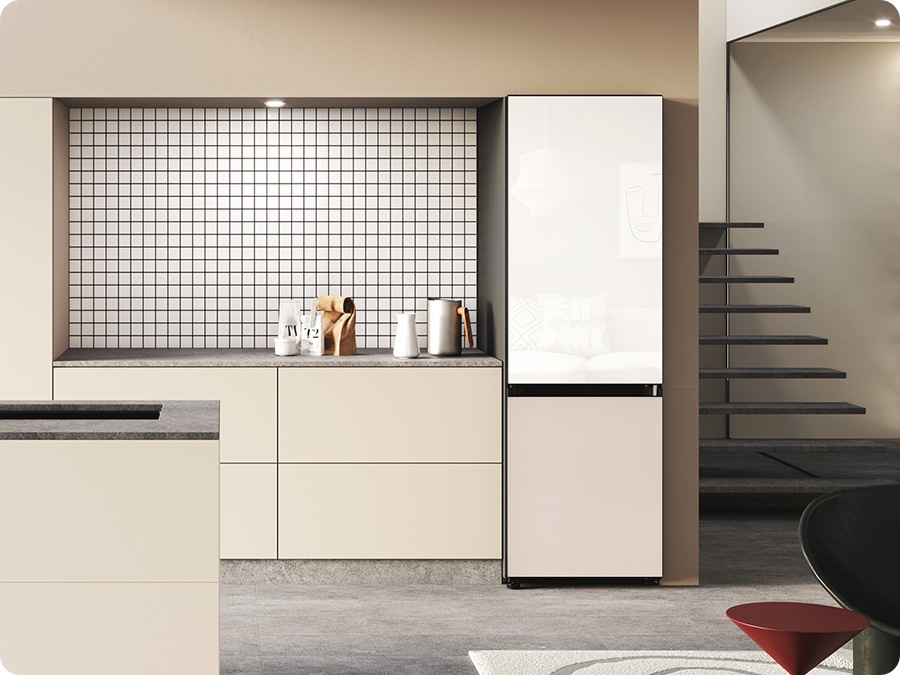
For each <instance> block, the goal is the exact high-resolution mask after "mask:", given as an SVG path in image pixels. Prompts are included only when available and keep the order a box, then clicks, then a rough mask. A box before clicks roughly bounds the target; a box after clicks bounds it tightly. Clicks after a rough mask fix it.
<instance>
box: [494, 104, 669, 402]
mask: <svg viewBox="0 0 900 675" xmlns="http://www.w3.org/2000/svg"><path fill="white" fill-rule="evenodd" d="M508 152H509V155H508V162H509V172H510V173H509V176H508V184H509V201H508V205H509V215H508V218H509V233H508V237H509V330H510V335H509V341H510V352H511V354H510V364H509V366H510V367H509V381H510V382H511V383H514V384H518V383H526V382H531V383H542V382H543V383H549V382H555V383H566V382H584V381H586V380H589V381H592V382H599V383H644V384H658V383H660V382H661V381H662V97H660V96H512V97H510V99H509V148H508ZM616 312H618V315H617V316H616V314H615V313H616ZM646 351H654V352H658V358H653V357H651V358H650V359H649V362H650V363H651V364H652V365H651V366H650V367H646V364H641V365H640V367H637V368H628V367H625V368H623V367H615V368H610V369H603V368H595V369H593V370H592V371H591V375H590V376H589V375H588V374H587V371H586V370H585V368H584V367H576V366H574V365H573V364H574V361H573V359H560V358H558V356H559V355H568V356H572V357H578V358H581V359H584V363H585V364H586V363H587V362H589V361H591V360H592V359H594V358H595V357H597V356H601V355H604V354H608V353H612V352H646ZM521 352H537V353H540V354H541V356H536V355H528V356H524V355H522V354H521ZM544 355H546V356H544ZM554 362H556V363H558V365H559V367H558V369H555V367H554V366H553V365H552V364H553V363H554ZM535 364H537V365H538V367H537V368H533V367H532V366H534V365H535Z"/></svg>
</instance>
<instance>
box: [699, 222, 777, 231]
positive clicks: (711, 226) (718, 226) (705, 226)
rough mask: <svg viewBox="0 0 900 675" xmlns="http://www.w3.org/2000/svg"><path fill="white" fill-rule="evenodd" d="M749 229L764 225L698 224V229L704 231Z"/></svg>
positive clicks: (736, 223)
mask: <svg viewBox="0 0 900 675" xmlns="http://www.w3.org/2000/svg"><path fill="white" fill-rule="evenodd" d="M749 227H765V223H741V222H721V223H716V222H708V223H700V228H701V229H704V230H712V229H722V228H730V229H734V228H749Z"/></svg>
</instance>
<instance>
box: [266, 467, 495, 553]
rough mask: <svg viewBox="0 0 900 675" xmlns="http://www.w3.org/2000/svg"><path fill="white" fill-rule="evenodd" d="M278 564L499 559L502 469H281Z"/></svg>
mask: <svg viewBox="0 0 900 675" xmlns="http://www.w3.org/2000/svg"><path fill="white" fill-rule="evenodd" d="M279 472H280V473H279V495H278V500H279V509H280V510H279V525H278V527H279V557H281V558H326V559H327V558H363V559H371V558H436V559H448V558H462V559H488V558H493V559H496V558H499V557H500V522H501V521H500V465H499V464H443V465H438V464H283V465H281V467H280V469H279Z"/></svg>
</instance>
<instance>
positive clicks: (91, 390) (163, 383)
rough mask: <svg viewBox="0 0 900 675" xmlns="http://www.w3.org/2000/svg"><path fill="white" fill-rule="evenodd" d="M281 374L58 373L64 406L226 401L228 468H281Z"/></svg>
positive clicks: (57, 393)
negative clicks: (259, 464) (233, 465)
mask: <svg viewBox="0 0 900 675" xmlns="http://www.w3.org/2000/svg"><path fill="white" fill-rule="evenodd" d="M277 379H278V378H277V372H276V369H275V368H178V367H174V368H54V393H53V397H54V398H55V399H59V400H66V399H68V400H77V399H97V400H163V401H179V400H213V401H221V410H220V419H221V431H220V436H219V438H220V444H221V449H220V452H221V461H223V462H276V461H277V460H278V451H277V447H276V443H277V418H276V415H277V412H278V411H277V403H276V397H277V395H278V391H277V385H276V382H277Z"/></svg>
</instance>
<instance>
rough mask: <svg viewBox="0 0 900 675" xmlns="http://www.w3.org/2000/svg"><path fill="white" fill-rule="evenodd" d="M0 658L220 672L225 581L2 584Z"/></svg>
mask: <svg viewBox="0 0 900 675" xmlns="http://www.w3.org/2000/svg"><path fill="white" fill-rule="evenodd" d="M0 659H2V660H3V664H4V665H5V666H6V669H7V670H9V671H11V672H13V673H21V674H22V675H60V674H61V673H65V674H66V675H123V674H124V673H127V674H128V675H160V673H166V675H217V674H218V672H219V585H218V584H217V583H208V584H5V583H0Z"/></svg>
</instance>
